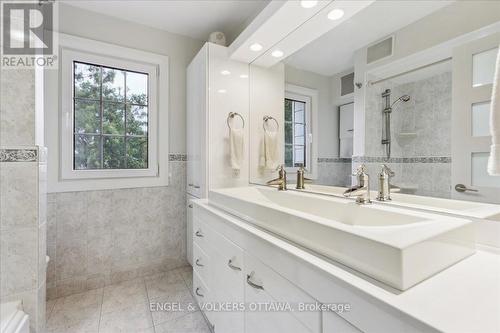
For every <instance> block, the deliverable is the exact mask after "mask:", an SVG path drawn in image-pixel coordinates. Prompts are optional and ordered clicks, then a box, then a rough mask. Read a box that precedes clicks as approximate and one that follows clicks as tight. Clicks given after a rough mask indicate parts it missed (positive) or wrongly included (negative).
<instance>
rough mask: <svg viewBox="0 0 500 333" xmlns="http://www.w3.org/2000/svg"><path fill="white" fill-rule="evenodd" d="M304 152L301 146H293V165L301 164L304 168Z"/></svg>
mask: <svg viewBox="0 0 500 333" xmlns="http://www.w3.org/2000/svg"><path fill="white" fill-rule="evenodd" d="M305 160H306V159H305V150H304V147H303V146H295V156H294V165H295V166H298V165H297V164H299V163H301V164H302V165H303V166H305Z"/></svg>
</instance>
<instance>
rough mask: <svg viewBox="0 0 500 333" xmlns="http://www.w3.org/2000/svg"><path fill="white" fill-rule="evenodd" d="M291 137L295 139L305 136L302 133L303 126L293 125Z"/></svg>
mask: <svg viewBox="0 0 500 333" xmlns="http://www.w3.org/2000/svg"><path fill="white" fill-rule="evenodd" d="M293 135H294V136H295V137H297V136H304V135H305V133H304V125H302V124H295V126H294V132H293Z"/></svg>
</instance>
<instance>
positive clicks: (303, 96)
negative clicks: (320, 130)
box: [283, 83, 318, 179]
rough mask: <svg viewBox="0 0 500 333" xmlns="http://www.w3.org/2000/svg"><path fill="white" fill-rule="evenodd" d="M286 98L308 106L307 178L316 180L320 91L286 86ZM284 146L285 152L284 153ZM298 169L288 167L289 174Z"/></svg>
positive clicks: (306, 117)
mask: <svg viewBox="0 0 500 333" xmlns="http://www.w3.org/2000/svg"><path fill="white" fill-rule="evenodd" d="M285 98H288V99H293V100H296V101H301V102H304V103H305V104H306V109H305V113H306V114H305V122H306V138H305V139H306V140H305V146H306V168H305V169H306V176H307V177H308V178H311V179H316V178H317V174H318V147H317V142H318V140H317V131H316V130H315V129H316V128H317V124H318V123H317V120H318V91H317V90H315V89H311V88H306V87H301V86H297V85H293V84H288V83H287V84H286V85H285ZM284 148H285V147H284V146H283V151H284ZM297 170H298V167H287V168H286V171H287V172H289V173H294V172H297Z"/></svg>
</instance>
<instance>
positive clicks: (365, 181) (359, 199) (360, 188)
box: [344, 164, 372, 205]
mask: <svg viewBox="0 0 500 333" xmlns="http://www.w3.org/2000/svg"><path fill="white" fill-rule="evenodd" d="M353 176H356V179H357V184H356V185H354V186H351V187H350V188H348V189H347V190H345V192H344V196H345V197H351V195H352V194H354V195H356V203H357V204H360V205H365V204H369V203H371V202H372V201H371V200H370V176H368V174H367V173H366V166H365V165H364V164H361V165H360V166H359V167H358V169H357V170H356V172H355V173H354V174H353Z"/></svg>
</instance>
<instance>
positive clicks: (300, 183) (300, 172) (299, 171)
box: [295, 165, 312, 190]
mask: <svg viewBox="0 0 500 333" xmlns="http://www.w3.org/2000/svg"><path fill="white" fill-rule="evenodd" d="M305 173H306V169H304V166H302V165H301V166H299V168H298V169H297V184H296V185H295V188H296V189H298V190H303V189H305V186H304V184H305V183H309V182H311V181H312V179H309V178H306V177H304V174H305Z"/></svg>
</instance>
